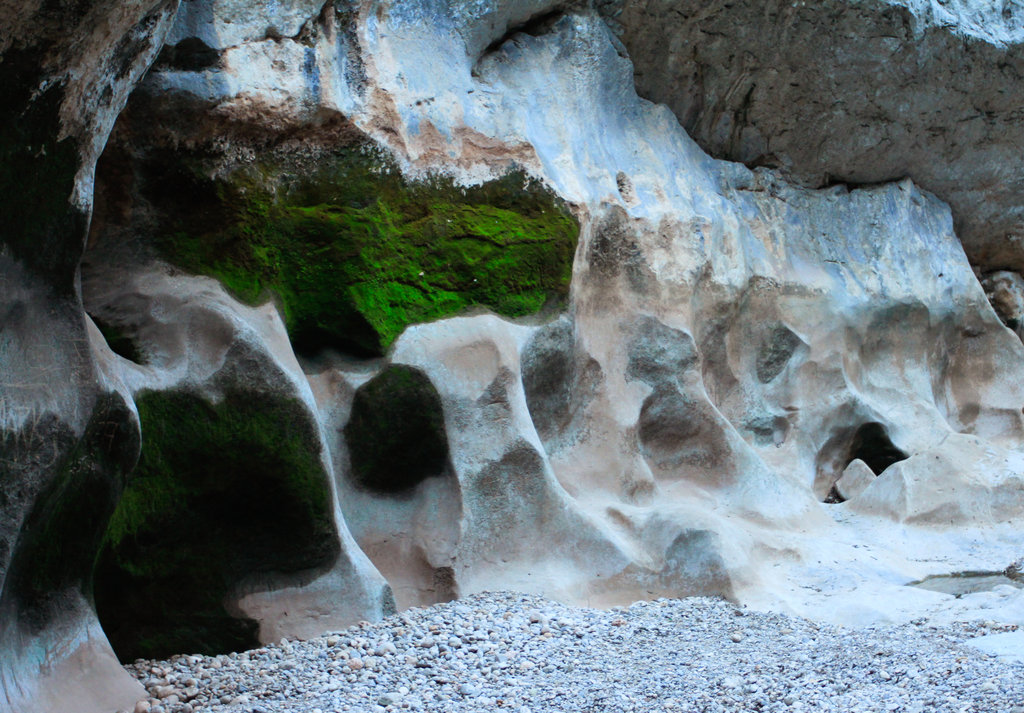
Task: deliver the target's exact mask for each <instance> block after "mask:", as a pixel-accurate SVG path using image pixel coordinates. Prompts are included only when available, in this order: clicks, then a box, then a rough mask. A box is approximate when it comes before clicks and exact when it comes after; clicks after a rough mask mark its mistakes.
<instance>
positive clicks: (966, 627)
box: [128, 593, 1024, 713]
mask: <svg viewBox="0 0 1024 713" xmlns="http://www.w3.org/2000/svg"><path fill="white" fill-rule="evenodd" d="M1010 628H1012V627H1010ZM1007 630H1009V628H1007V627H999V626H996V625H991V624H990V625H987V626H986V625H984V624H958V625H956V626H953V627H943V628H934V627H930V626H926V625H924V624H923V623H917V624H908V625H904V626H900V627H889V628H878V629H867V630H864V629H859V630H850V629H841V628H835V627H830V626H823V625H818V624H815V623H813V622H810V621H806V620H803V619H796V618H792V617H786V616H782V615H778V614H766V613H760V612H752V611H749V610H745V609H741V608H737V607H736V606H734V605H732V604H730V603H728V602H724V601H721V600H717V599H707V598H690V599H682V600H674V599H661V600H657V601H654V602H641V603H637V604H634V605H633V606H631V607H629V608H619V609H613V610H611V611H601V610H594V609H579V608H573V607H567V606H563V605H561V604H557V603H555V602H552V601H549V600H546V599H542V598H540V597H534V596H529V595H523V594H511V593H488V594H482V595H476V596H471V597H468V598H466V599H462V600H459V601H457V602H451V603H448V604H442V605H437V606H433V607H429V608H424V609H411V610H408V611H406V612H403V613H402V614H399V615H396V616H393V617H390V618H388V619H386V620H384V621H382V622H379V623H376V624H368V623H363V624H360V625H357V626H353V627H351V628H349V629H347V630H345V631H343V632H338V633H336V634H331V635H329V636H325V637H322V638H318V639H314V640H311V641H305V642H298V641H294V642H290V641H282V642H281V643H280V644H277V645H274V646H267V647H265V648H261V649H256V650H254V651H249V652H246V653H241V654H231V655H229V656H217V657H204V656H179V657H175V658H173V659H171V660H170V661H164V662H153V661H139V662H136V663H135V664H133V665H132V666H129V667H128V670H129V671H130V672H131V673H132V674H133V675H134V676H136V677H137V678H138V679H139V680H140V681H141V682H142V683H143V684H144V685H145V686H146V688H147V690H148V691H149V693H150V695H151V696H152V698H151V699H150V700H149V701H143V702H140V703H139V705H138V706H137V707H136V712H137V713H141V712H142V711H149V713H161V712H162V713H188V712H189V711H192V712H196V713H197V712H199V711H210V712H211V713H213V712H218V713H219V712H225V713H227V712H228V711H231V712H233V713H234V712H238V713H258V712H262V713H280V712H282V711H289V712H292V711H295V712H300V713H340V712H341V711H368V712H377V711H438V712H443V713H449V712H457V711H501V710H508V711H516V712H517V713H557V712H562V713H570V712H571V711H587V712H588V713H599V712H602V711H609V712H610V711H638V712H639V711H642V712H644V713H648V712H651V711H655V712H661V711H680V712H683V711H706V712H711V711H743V712H744V713H745V712H747V711H843V712H844V713H849V712H852V711H865V712H866V711H871V712H872V713H874V712H879V711H905V712H907V713H910V712H917V711H921V712H924V711H927V712H928V713H932V712H936V711H976V712H978V713H1024V665H1022V664H1011V663H1003V662H1000V661H998V660H996V659H992V658H989V657H987V656H986V655H985V654H983V653H981V652H979V651H977V650H975V649H972V648H968V647H964V646H962V645H961V642H963V641H964V640H965V639H967V638H970V637H973V636H980V635H983V634H988V633H997V632H1000V631H1007Z"/></svg>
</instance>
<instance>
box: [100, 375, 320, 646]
mask: <svg viewBox="0 0 1024 713" xmlns="http://www.w3.org/2000/svg"><path fill="white" fill-rule="evenodd" d="M138 408H139V417H140V420H141V423H142V433H143V442H142V455H141V457H140V460H139V465H138V467H137V469H136V471H135V474H134V477H133V479H132V481H131V482H130V483H129V485H128V487H127V488H126V490H125V492H124V495H123V496H122V497H121V500H120V502H119V503H118V506H117V509H116V510H115V511H114V514H113V517H111V519H110V524H109V527H108V529H107V532H106V537H105V544H104V548H103V551H102V553H101V555H100V558H99V560H98V563H97V568H96V577H95V581H96V604H97V610H98V612H99V615H100V621H101V623H102V624H103V626H104V631H105V632H106V633H107V636H108V638H109V639H110V641H111V643H112V644H113V646H114V649H115V651H116V652H117V653H118V655H119V656H120V657H121V658H122V660H132V659H134V658H136V657H163V656H168V655H170V654H173V653H182V652H203V653H222V652H225V651H233V650H238V649H241V648H245V647H250V646H253V645H255V644H256V640H255V634H256V626H255V623H254V622H252V621H248V620H245V619H240V618H238V617H236V616H233V615H231V614H230V613H229V612H227V611H226V610H225V609H224V605H223V601H224V598H225V596H226V595H227V594H228V593H229V592H230V591H231V589H232V587H234V586H235V585H236V584H237V583H238V582H239V581H240V580H241V579H242V578H243V577H245V576H253V575H259V574H260V573H270V572H293V571H299V570H305V569H310V568H315V567H320V566H324V565H326V564H329V563H330V562H331V561H333V559H334V557H335V556H336V555H337V552H338V544H337V537H336V535H335V533H334V527H333V520H332V518H331V508H330V500H329V495H328V490H327V487H328V486H327V481H326V474H325V472H324V470H323V466H322V464H321V462H320V445H319V439H318V437H317V435H316V432H315V430H314V428H313V426H312V424H310V423H309V419H308V418H306V417H305V416H304V414H303V413H302V410H301V407H300V406H299V405H298V404H297V403H294V402H291V401H288V400H285V399H281V398H276V397H263V398H260V397H258V396H257V395H254V394H250V393H240V392H239V393H229V394H228V395H227V396H226V398H225V399H224V400H223V401H222V402H221V403H218V404H211V403H209V402H207V401H205V400H204V399H202V398H200V397H198V396H195V395H193V394H189V393H184V392H172V393H150V394H147V395H144V396H143V397H142V398H140V399H139V400H138Z"/></svg>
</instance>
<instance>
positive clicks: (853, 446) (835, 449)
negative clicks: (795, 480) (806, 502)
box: [815, 421, 907, 503]
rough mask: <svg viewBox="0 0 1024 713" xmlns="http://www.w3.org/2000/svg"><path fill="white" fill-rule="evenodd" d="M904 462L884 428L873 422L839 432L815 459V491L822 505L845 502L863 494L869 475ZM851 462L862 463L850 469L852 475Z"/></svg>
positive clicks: (875, 474) (870, 476)
mask: <svg viewBox="0 0 1024 713" xmlns="http://www.w3.org/2000/svg"><path fill="white" fill-rule="evenodd" d="M906 459H907V454H906V453H905V452H903V451H902V450H901V449H899V448H897V447H896V445H895V444H894V443H893V442H892V440H891V439H890V438H889V433H888V431H887V430H886V428H885V426H883V425H882V424H881V423H878V422H877V421H871V422H869V423H865V424H862V425H860V426H858V427H856V428H846V429H843V430H842V431H840V432H839V433H838V434H836V435H835V436H833V437H832V438H831V439H830V440H829V442H828V443H827V444H826V445H825V447H824V448H823V449H822V451H821V454H820V455H819V457H818V476H817V478H816V479H815V492H816V493H817V494H818V497H820V498H821V499H822V501H823V502H826V503H842V502H846V500H848V499H849V498H851V497H854V496H855V495H856V494H858V493H859V492H861V491H863V489H864V488H865V487H866V484H867V483H868V482H870V481H871V480H872V479H873V477H872V476H874V477H877V476H879V475H881V474H882V473H883V472H884V471H885V470H886V468H888V467H889V466H891V465H892V464H893V463H898V462H899V461H901V460H906ZM855 461H861V462H862V463H861V464H860V465H859V466H858V467H857V468H854V469H852V470H853V471H855V472H849V471H848V469H849V467H850V465H851V464H854V462H855ZM865 466H867V467H866V468H865ZM869 471H870V472H869Z"/></svg>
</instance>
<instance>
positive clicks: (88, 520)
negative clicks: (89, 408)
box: [0, 394, 139, 631]
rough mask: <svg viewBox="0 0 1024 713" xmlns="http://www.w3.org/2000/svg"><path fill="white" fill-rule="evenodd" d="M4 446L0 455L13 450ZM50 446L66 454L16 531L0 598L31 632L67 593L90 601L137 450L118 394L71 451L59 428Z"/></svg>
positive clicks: (105, 400)
mask: <svg viewBox="0 0 1024 713" xmlns="http://www.w3.org/2000/svg"><path fill="white" fill-rule="evenodd" d="M4 440H5V439H3V438H0V452H2V451H4V450H5V448H4V446H6V445H12V444H5V443H4ZM50 440H51V443H50V444H49V445H50V447H51V448H53V449H54V450H60V449H61V448H62V447H68V450H67V454H66V455H65V456H64V458H63V459H62V460H61V462H60V464H59V465H58V466H57V468H56V472H55V474H54V476H53V478H52V479H51V480H50V481H49V483H48V487H47V488H46V489H45V490H44V491H43V492H42V493H41V494H40V496H39V497H38V498H37V499H36V502H35V506H34V507H33V509H32V511H31V512H30V513H29V516H28V519H27V520H26V523H25V525H24V527H23V528H22V532H21V536H20V539H19V542H18V549H17V550H16V551H15V553H14V557H13V560H12V562H11V568H10V573H9V575H8V583H7V586H6V587H5V590H4V594H5V595H9V594H11V593H12V592H13V594H14V596H16V597H17V599H18V601H19V603H20V605H21V606H20V609H21V613H20V615H19V616H20V623H22V624H23V625H26V626H27V627H28V629H29V630H30V631H36V630H38V629H40V628H42V627H43V626H44V625H45V624H46V623H47V622H48V621H51V620H53V619H55V618H58V617H59V616H60V615H61V611H62V609H63V610H66V608H67V606H68V604H67V603H66V601H65V599H66V597H67V596H69V594H70V593H71V592H72V591H73V590H78V591H82V592H85V593H87V594H88V593H89V591H90V583H91V575H92V567H93V562H94V560H95V558H96V552H97V551H98V550H99V548H100V543H101V541H102V539H103V532H104V526H105V524H106V523H107V521H108V519H109V518H110V516H111V513H112V512H113V511H114V507H115V505H116V503H117V500H118V496H119V495H120V494H121V489H122V487H123V484H124V477H125V474H126V473H127V472H128V471H130V469H131V467H132V465H133V463H134V461H135V457H136V456H137V454H138V447H139V440H138V431H137V430H136V428H135V425H134V423H133V420H132V417H131V412H130V411H129V410H128V407H127V406H126V405H125V403H124V400H123V399H122V398H121V397H120V396H119V395H117V394H107V395H104V396H101V397H100V398H99V399H97V401H96V404H95V406H94V407H93V415H92V417H91V418H90V420H89V423H88V425H87V426H86V429H85V433H84V434H83V435H82V437H81V439H79V440H78V442H77V443H74V441H73V437H72V436H71V434H70V433H69V432H67V431H66V430H65V429H64V428H54V429H53V431H52V433H51V439H50ZM72 444H73V445H72ZM13 445H14V447H15V448H17V444H13ZM29 445H31V444H30V443H25V444H23V446H29ZM4 462H5V463H6V462H7V461H4ZM30 468H31V466H30ZM15 474H19V473H18V469H17V467H15V468H14V469H13V472H12V473H11V475H15ZM26 480H27V478H26ZM23 487H24V481H23ZM5 489H6V488H5Z"/></svg>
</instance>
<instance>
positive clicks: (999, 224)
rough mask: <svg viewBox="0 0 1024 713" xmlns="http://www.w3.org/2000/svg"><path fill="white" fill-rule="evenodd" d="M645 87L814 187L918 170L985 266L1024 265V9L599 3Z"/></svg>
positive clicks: (889, 2) (707, 139) (698, 129)
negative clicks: (1023, 155)
mask: <svg viewBox="0 0 1024 713" xmlns="http://www.w3.org/2000/svg"><path fill="white" fill-rule="evenodd" d="M598 7H599V8H601V9H602V11H603V12H604V13H605V15H606V16H607V17H609V19H610V21H611V23H610V24H611V25H612V26H613V27H614V28H615V29H616V30H617V31H618V32H619V36H620V37H621V40H622V42H623V43H624V44H625V46H626V48H627V49H628V51H629V55H630V58H631V59H632V60H633V63H634V65H635V69H636V81H637V89H638V91H639V93H640V95H641V96H643V97H645V98H647V99H650V100H652V101H656V102H664V103H665V104H667V105H668V106H669V107H670V108H671V109H672V111H673V112H674V113H675V114H676V116H677V117H678V118H679V120H680V121H681V122H682V124H683V125H684V126H685V128H686V130H687V131H688V132H689V133H690V135H691V136H693V137H694V139H696V141H697V142H698V143H699V144H700V145H701V147H703V148H704V149H705V150H707V151H708V152H709V153H711V154H712V155H714V156H717V157H722V158H728V159H731V160H734V161H742V162H744V163H746V164H748V165H750V166H754V165H761V166H773V167H779V168H781V169H783V171H784V172H785V173H786V174H787V175H788V176H791V177H793V178H794V179H796V180H798V181H800V182H802V183H803V184H805V185H810V186H823V185H829V184H831V183H849V184H855V185H856V184H870V183H878V182H882V181H892V180H898V179H900V178H903V177H906V176H909V177H910V178H912V179H913V180H914V181H915V182H916V183H917V184H918V185H920V186H922V187H924V188H925V189H927V190H929V191H932V192H934V193H936V194H937V195H938V196H939V197H940V198H942V199H943V200H945V201H947V202H949V203H950V205H951V206H952V208H953V215H954V218H955V221H956V229H957V234H958V235H959V236H960V237H961V239H962V240H963V242H964V247H965V249H966V250H967V254H968V256H969V257H970V259H971V261H972V262H973V263H975V264H977V265H980V266H981V267H982V268H983V269H985V270H986V271H987V270H992V269H1000V268H1005V267H1011V268H1013V269H1015V270H1020V269H1021V268H1022V267H1024V248H1022V244H1021V240H1022V236H1024V208H1022V206H1024V200H1022V198H1024V169H1022V167H1021V162H1020V156H1019V153H1020V152H1019V149H1018V148H1017V147H1018V146H1019V145H1020V143H1021V141H1022V131H1024V129H1022V128H1021V126H1022V124H1021V121H1020V111H1019V106H1020V104H1021V100H1022V98H1024V84H1022V83H1021V77H1022V71H1024V55H1022V42H1024V29H1022V28H1024V7H1022V6H1021V5H1020V4H1019V3H1017V2H988V1H987V0H956V2H939V1H938V0H870V1H868V2H849V1H848V0H828V1H826V2H804V3H796V4H794V3H791V2H775V1H773V2H768V3H764V2H752V1H749V2H748V1H740V2H730V3H714V4H710V5H709V4H708V3H704V2H699V1H698V0H616V1H613V2H604V3H598Z"/></svg>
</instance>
